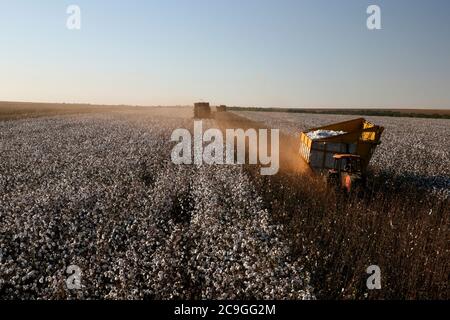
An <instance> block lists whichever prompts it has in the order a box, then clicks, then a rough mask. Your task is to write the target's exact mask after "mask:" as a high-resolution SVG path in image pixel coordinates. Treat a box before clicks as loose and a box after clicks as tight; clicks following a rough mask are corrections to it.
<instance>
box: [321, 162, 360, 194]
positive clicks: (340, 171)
mask: <svg viewBox="0 0 450 320" xmlns="http://www.w3.org/2000/svg"><path fill="white" fill-rule="evenodd" d="M333 159H334V168H333V169H330V170H329V171H328V180H331V181H333V182H334V183H335V184H336V185H337V186H339V188H340V189H342V190H345V191H347V192H350V191H351V190H352V189H353V188H354V187H355V186H356V185H357V184H360V183H361V182H363V178H364V175H363V172H362V168H363V165H362V161H363V160H362V159H361V157H360V156H359V155H356V154H335V155H334V156H333Z"/></svg>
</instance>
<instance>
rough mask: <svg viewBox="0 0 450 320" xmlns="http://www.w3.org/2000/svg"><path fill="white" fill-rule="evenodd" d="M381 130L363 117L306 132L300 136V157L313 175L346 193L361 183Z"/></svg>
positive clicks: (377, 143) (382, 129)
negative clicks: (320, 176) (315, 173)
mask: <svg viewBox="0 0 450 320" xmlns="http://www.w3.org/2000/svg"><path fill="white" fill-rule="evenodd" d="M383 131H384V128H383V127H380V126H377V125H374V124H373V123H370V122H369V121H367V120H366V119H364V118H358V119H354V120H350V121H345V122H340V123H335V124H331V125H327V126H323V127H319V128H313V129H309V130H307V131H304V132H302V133H301V134H300V154H301V156H302V158H303V159H304V160H305V161H306V162H307V163H308V164H309V166H310V167H311V169H312V170H313V171H314V172H317V173H320V174H325V175H326V176H327V179H328V181H330V182H332V183H335V184H337V186H339V187H340V188H341V189H343V190H345V191H347V192H350V191H351V190H352V189H353V188H354V187H355V186H356V185H360V184H361V183H363V182H364V181H365V179H366V173H367V167H368V165H369V162H370V159H371V158H372V155H373V153H374V152H375V149H376V147H377V146H378V145H379V144H380V143H381V142H380V138H381V134H382V133H383Z"/></svg>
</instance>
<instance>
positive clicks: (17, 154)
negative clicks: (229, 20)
mask: <svg viewBox="0 0 450 320" xmlns="http://www.w3.org/2000/svg"><path fill="white" fill-rule="evenodd" d="M209 121H210V123H209V125H213V120H209ZM191 127H192V119H191V118H190V114H188V113H187V114H184V113H183V112H176V113H171V114H164V112H162V113H161V112H158V113H157V114H155V113H153V114H146V113H145V112H142V113H141V114H134V113H132V112H129V113H127V112H123V113H105V114H102V113H93V114H84V115H64V116H52V117H43V118H36V119H22V120H14V121H6V122H0V157H1V158H0V159H1V161H0V250H1V251H0V298H2V299H17V298H18V299H75V298H78V299H91V298H102V299H103V298H105V299H119V298H122V299H173V298H196V299H239V298H256V299H312V298H314V295H313V293H312V288H311V287H310V285H309V274H308V272H307V271H306V270H304V268H303V266H302V264H301V263H299V261H296V260H294V259H292V258H291V256H290V254H289V246H288V243H287V240H286V239H284V238H283V236H282V234H283V232H282V229H283V226H282V225H277V224H273V223H271V222H270V219H269V213H268V211H267V210H266V209H265V208H264V207H263V205H262V201H261V199H260V197H259V195H258V194H257V192H256V191H255V189H254V188H253V186H252V183H251V181H250V180H249V178H248V177H247V175H246V174H245V172H244V171H243V169H242V167H240V166H202V167H195V166H178V165H174V164H172V163H171V161H170V151H171V148H172V146H173V143H171V142H170V135H171V133H172V130H174V129H175V128H191ZM74 265H75V266H77V267H79V268H80V270H81V272H82V274H81V286H82V288H81V289H80V290H69V289H68V287H67V284H66V280H67V278H68V276H69V274H68V273H66V269H67V267H68V266H74Z"/></svg>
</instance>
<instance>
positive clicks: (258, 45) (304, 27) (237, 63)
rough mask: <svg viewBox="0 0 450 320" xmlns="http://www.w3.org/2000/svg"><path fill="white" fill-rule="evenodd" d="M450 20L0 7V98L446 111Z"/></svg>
mask: <svg viewBox="0 0 450 320" xmlns="http://www.w3.org/2000/svg"><path fill="white" fill-rule="evenodd" d="M71 4H76V5H78V6H80V8H81V19H82V20H81V21H82V25H81V30H79V31H70V30H68V29H67V28H66V19H67V17H68V15H67V14H66V8H67V6H68V5H71ZM370 4H377V5H379V6H380V7H381V10H382V11H381V13H382V27H383V29H382V30H377V31H369V30H368V29H367V28H366V19H367V14H366V8H367V7H368V5H370ZM449 15H450V1H448V0H429V1H425V0H423V1H418V0H389V1H386V0H370V1H366V0H345V1H338V0H303V1H302V0H278V1H275V0H271V1H269V0H245V1H244V0H209V1H206V0H129V1H112V0H109V1H106V0H72V1H57V0H40V1H35V0H28V1H25V0H14V1H13V0H10V1H6V0H0V39H1V42H2V45H1V47H0V48H1V50H0V100H9V101H11V100H12V101H49V102H86V103H104V104H139V105H186V104H191V103H192V102H194V101H197V100H203V101H210V102H211V103H215V104H227V105H241V106H267V107H276V106H282V107H385V108H397V107H415V108H417V107H427V108H449V107H450V41H449V39H450V19H449V18H448V17H449Z"/></svg>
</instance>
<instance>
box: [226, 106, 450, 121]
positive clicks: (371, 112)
mask: <svg viewBox="0 0 450 320" xmlns="http://www.w3.org/2000/svg"><path fill="white" fill-rule="evenodd" d="M229 109H230V110H234V111H259V112H292V113H314V114H340V115H364V116H383V117H408V118H432V119H450V111H449V112H448V113H445V112H443V113H434V112H430V113H421V112H420V110H418V111H409V110H405V111H393V110H386V109H294V108H258V107H248V108H246V107H229Z"/></svg>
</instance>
